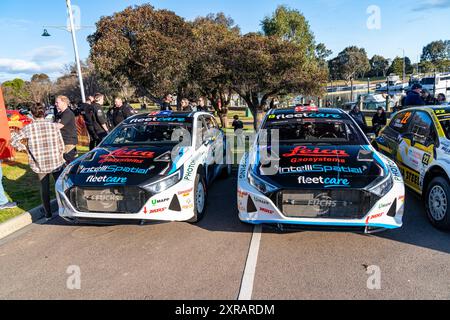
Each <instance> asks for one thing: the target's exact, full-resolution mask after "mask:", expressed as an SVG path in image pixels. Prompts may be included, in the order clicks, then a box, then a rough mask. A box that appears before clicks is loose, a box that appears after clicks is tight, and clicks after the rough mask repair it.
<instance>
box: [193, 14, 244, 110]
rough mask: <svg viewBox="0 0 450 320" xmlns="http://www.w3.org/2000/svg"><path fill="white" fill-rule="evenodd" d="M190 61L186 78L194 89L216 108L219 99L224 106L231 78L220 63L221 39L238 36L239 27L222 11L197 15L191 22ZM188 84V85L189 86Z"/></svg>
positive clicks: (221, 53)
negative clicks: (198, 16) (201, 15)
mask: <svg viewBox="0 0 450 320" xmlns="http://www.w3.org/2000/svg"><path fill="white" fill-rule="evenodd" d="M192 27H193V47H194V50H193V52H192V61H191V63H190V64H189V72H188V75H189V80H188V82H190V83H191V84H192V87H193V89H194V91H195V89H197V90H198V91H199V92H200V94H201V95H203V96H205V97H206V98H207V99H208V100H209V101H210V102H211V105H212V106H213V107H214V108H215V109H216V110H218V106H219V101H220V102H221V103H222V106H224V107H228V106H229V104H230V102H231V95H232V91H231V80H230V77H229V72H227V70H225V67H224V57H225V56H226V55H227V52H226V51H224V49H223V48H224V47H226V46H224V43H228V42H230V41H232V40H233V39H237V38H238V37H240V29H239V27H238V26H236V25H235V24H234V21H233V20H232V19H231V18H226V17H225V15H224V14H223V13H218V14H216V15H214V14H209V15H207V16H206V17H205V18H201V17H200V18H197V19H196V20H195V21H194V22H193V23H192ZM192 87H191V88H192Z"/></svg>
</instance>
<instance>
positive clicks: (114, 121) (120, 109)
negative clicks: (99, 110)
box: [107, 98, 135, 130]
mask: <svg viewBox="0 0 450 320" xmlns="http://www.w3.org/2000/svg"><path fill="white" fill-rule="evenodd" d="M134 114H135V112H134V110H133V108H131V106H130V105H129V104H124V103H123V100H122V99H121V98H116V99H115V100H114V107H113V108H111V109H109V111H108V114H107V117H108V120H109V123H110V125H111V130H112V129H114V128H115V127H117V126H118V125H119V124H121V123H122V122H123V121H124V120H126V119H128V118H129V117H131V116H133V115H134Z"/></svg>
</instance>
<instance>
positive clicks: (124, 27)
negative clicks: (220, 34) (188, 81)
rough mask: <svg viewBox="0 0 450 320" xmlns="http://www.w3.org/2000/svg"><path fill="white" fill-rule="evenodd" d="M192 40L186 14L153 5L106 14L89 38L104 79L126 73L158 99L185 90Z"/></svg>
mask: <svg viewBox="0 0 450 320" xmlns="http://www.w3.org/2000/svg"><path fill="white" fill-rule="evenodd" d="M191 39H192V28H191V26H190V24H188V23H187V22H186V21H184V19H183V18H181V17H179V16H177V15H176V14H175V13H173V12H171V11H167V10H155V9H154V8H153V7H152V6H151V5H149V4H145V5H142V6H135V7H128V8H126V9H125V10H123V11H121V12H118V13H115V14H114V15H112V16H107V17H102V18H101V19H100V21H99V22H97V30H96V32H95V33H94V34H93V35H91V36H89V38H88V40H89V43H90V46H91V55H90V59H91V61H92V63H93V64H94V65H95V67H96V69H97V71H98V72H99V73H100V75H101V77H102V78H103V79H105V80H107V81H112V79H117V78H119V79H121V78H122V77H123V78H125V79H127V80H128V81H129V82H130V84H131V85H132V86H134V87H135V88H136V89H137V91H138V94H140V95H142V96H147V97H149V98H150V99H152V100H153V101H160V100H159V98H158V97H161V96H163V95H164V94H166V93H169V92H174V91H175V90H178V91H179V90H180V87H181V86H182V85H183V82H184V80H185V78H186V72H187V67H188V64H189V60H190V54H191V49H190V45H191Z"/></svg>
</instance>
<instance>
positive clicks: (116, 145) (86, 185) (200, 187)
mask: <svg viewBox="0 0 450 320" xmlns="http://www.w3.org/2000/svg"><path fill="white" fill-rule="evenodd" d="M189 136H191V137H192V139H190V138H189ZM223 141H224V134H223V132H222V131H221V130H220V129H219V126H218V124H217V122H216V120H215V119H214V117H213V116H212V115H210V114H208V113H205V112H198V113H172V112H171V111H164V112H154V113H151V114H141V115H136V116H133V117H131V118H129V119H127V120H125V121H124V122H123V123H122V124H121V125H119V126H118V127H117V128H116V129H115V130H113V132H111V133H110V134H109V135H108V137H106V138H105V140H104V141H103V142H102V143H101V144H100V146H99V147H98V148H96V149H94V150H93V151H92V152H89V153H88V154H86V155H84V156H82V157H81V158H80V159H78V160H76V161H75V162H73V163H72V164H70V165H69V166H68V167H67V168H66V169H65V171H64V172H63V173H62V175H61V177H60V178H59V180H58V182H57V184H56V190H57V199H58V203H59V214H60V216H61V217H63V218H64V219H66V220H68V221H70V222H74V223H77V222H88V223H91V222H92V223H96V222H99V223H108V222H117V221H123V220H140V221H145V220H157V221H188V222H192V223H195V222H198V221H200V220H201V219H202V218H203V216H204V215H205V212H206V205H207V196H208V188H209V187H210V186H211V184H212V182H213V181H214V180H215V179H216V178H217V177H218V176H219V175H221V174H223V175H224V176H226V175H229V174H230V173H231V165H229V164H226V163H227V161H226V158H225V156H224V157H223V158H222V157H220V159H219V158H218V157H217V155H221V154H222V155H224V154H225V153H226V152H225V151H226V147H225V146H226V143H224V142H223ZM218 159H219V160H218Z"/></svg>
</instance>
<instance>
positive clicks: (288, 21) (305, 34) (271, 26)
mask: <svg viewBox="0 0 450 320" xmlns="http://www.w3.org/2000/svg"><path fill="white" fill-rule="evenodd" d="M261 25H262V30H263V32H264V34H265V35H266V36H275V37H279V38H281V39H282V40H284V41H287V42H291V43H294V44H296V45H298V46H300V47H302V48H303V49H304V50H305V51H306V52H307V53H308V54H310V55H314V53H315V49H316V46H315V43H314V35H313V33H312V32H311V31H310V27H309V23H308V21H307V20H306V18H305V16H304V15H303V14H302V13H301V12H300V11H298V10H295V9H290V8H288V7H286V6H279V7H278V8H277V9H276V10H275V12H274V13H273V14H272V16H270V17H265V18H264V20H263V21H262V22H261Z"/></svg>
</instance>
